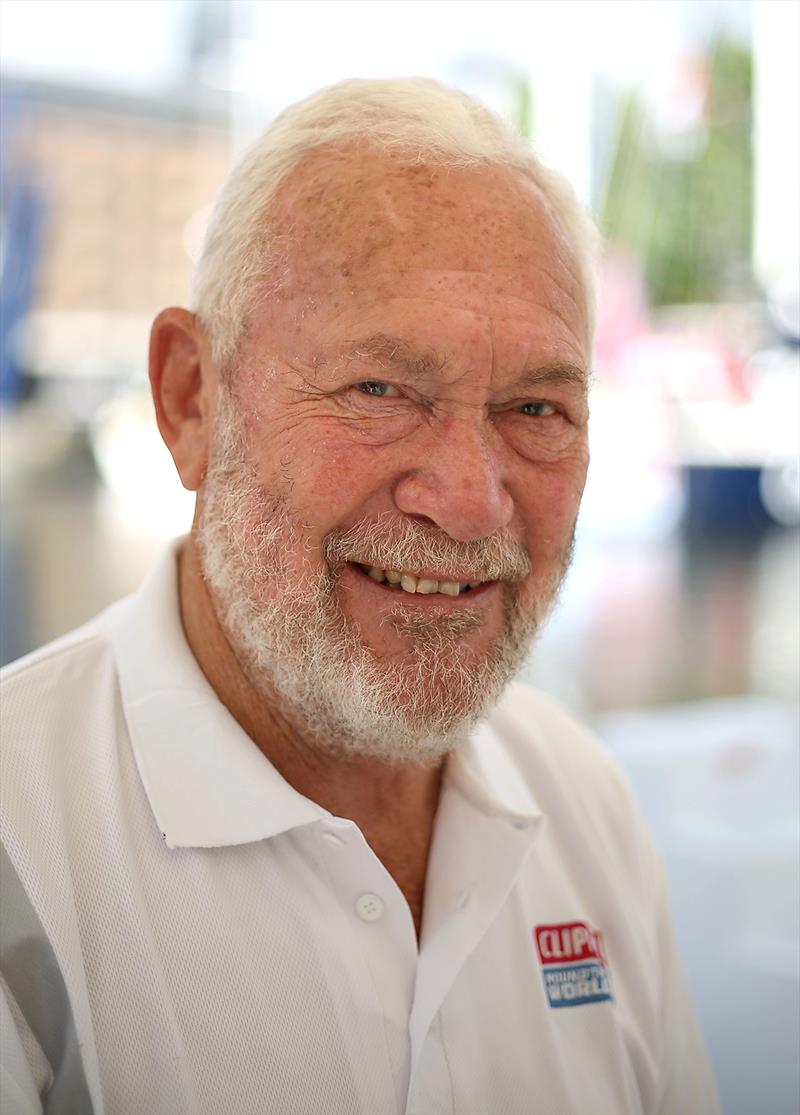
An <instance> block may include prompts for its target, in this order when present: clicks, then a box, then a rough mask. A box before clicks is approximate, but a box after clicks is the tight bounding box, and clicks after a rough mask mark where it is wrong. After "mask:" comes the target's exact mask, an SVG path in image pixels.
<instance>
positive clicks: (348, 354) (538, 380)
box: [342, 333, 589, 391]
mask: <svg viewBox="0 0 800 1115" xmlns="http://www.w3.org/2000/svg"><path fill="white" fill-rule="evenodd" d="M342 359H343V360H365V359H368V360H374V361H375V362H376V363H377V364H378V365H379V366H380V367H382V368H397V369H400V370H401V371H404V372H405V373H406V374H408V375H411V376H412V377H413V378H415V379H425V378H429V377H430V376H431V375H434V374H436V373H437V372H441V371H443V370H444V369H445V368H446V367H447V365H448V364H449V363H450V359H449V357H447V356H446V355H445V354H443V353H440V352H436V351H435V350H434V349H427V350H422V351H421V350H419V349H417V348H415V347H414V346H413V345H411V344H409V343H408V341H404V340H402V339H400V338H399V337H392V336H390V335H389V334H387V333H376V334H375V335H374V336H372V337H367V338H366V339H365V340H363V341H357V342H354V343H353V344H352V345H351V347H349V348H347V349H345V351H344V352H343V353H342ZM588 384H589V375H588V373H587V372H586V371H585V370H584V369H583V368H580V367H578V365H577V364H570V363H568V362H565V361H562V360H554V361H548V362H546V363H544V364H537V365H536V366H534V367H531V368H526V369H525V370H524V371H523V372H522V374H521V376H520V377H519V379H518V380H517V381H516V382H515V383H514V384H512V385H511V387H510V390H512V391H516V390H523V391H524V390H525V389H526V388H534V387H541V386H543V385H555V386H563V387H579V388H580V389H581V390H584V391H585V390H586V388H587V387H588Z"/></svg>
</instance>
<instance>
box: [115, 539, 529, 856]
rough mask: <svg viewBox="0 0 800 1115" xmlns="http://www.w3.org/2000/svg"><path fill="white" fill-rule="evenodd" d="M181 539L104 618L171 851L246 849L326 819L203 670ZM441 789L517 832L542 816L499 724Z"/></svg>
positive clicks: (482, 731) (139, 757)
mask: <svg viewBox="0 0 800 1115" xmlns="http://www.w3.org/2000/svg"><path fill="white" fill-rule="evenodd" d="M180 543H181V540H180V539H179V540H176V541H175V542H174V543H172V544H171V545H170V546H169V547H168V548H167V549H166V550H165V552H164V553H163V554H162V556H161V558H160V559H159V561H158V562H157V564H156V565H155V566H154V568H153V569H152V570H151V572H150V574H149V575H148V576H147V578H146V579H145V581H144V582H143V584H142V586H141V588H140V589H139V591H138V592H136V593H135V594H134V595H133V596H131V597H128V598H127V599H126V600H123V601H121V602H120V603H119V604H117V605H114V607H112V608H111V609H109V611H108V612H107V613H106V616H105V622H106V624H107V626H108V630H109V635H110V639H111V643H112V646H113V650H114V655H115V659H116V663H117V668H118V672H119V679H120V688H121V691H122V701H123V707H124V710H125V716H126V720H127V724H128V729H129V732H130V739H131V747H132V750H133V754H134V757H135V760H136V764H137V767H138V770H139V774H140V777H141V779H142V784H143V786H144V790H145V793H146V794H147V798H148V800H149V802H150V807H151V809H152V811H153V814H154V817H155V819H156V823H157V824H158V827H159V831H160V832H161V834H162V837H163V839H164V841H165V842H166V844H167V845H168V846H169V847H172V848H184V847H197V848H214V847H225V846H228V845H236V844H247V843H251V842H253V841H257V840H267V839H269V838H270V837H272V836H277V835H278V834H280V833H282V832H287V831H289V830H290V829H292V828H295V827H297V826H299V825H305V824H310V823H312V822H314V821H318V820H320V819H322V818H326V817H330V813H329V812H328V811H327V810H326V809H324V808H323V807H322V806H320V805H317V804H316V802H313V801H311V800H310V799H309V798H307V797H304V796H303V795H302V794H300V793H298V792H297V790H295V789H294V788H293V787H292V786H291V785H290V784H289V783H288V782H287V781H286V779H285V778H283V777H282V775H280V774H279V773H278V771H277V770H276V769H275V767H274V766H273V765H272V764H271V763H270V762H269V760H268V759H267V758H266V756H265V755H264V754H263V752H262V751H260V750H259V748H258V747H256V745H255V744H254V743H253V741H252V740H251V739H250V737H249V736H248V735H247V734H246V733H245V732H244V730H243V729H242V728H241V727H240V726H239V724H238V723H237V721H236V720H235V719H234V718H233V716H231V714H230V713H229V712H228V710H227V709H226V708H225V706H224V705H223V704H222V702H221V701H220V700H219V698H218V697H217V695H216V693H215V692H214V690H213V689H212V687H211V685H210V684H209V682H208V681H207V679H206V677H205V675H204V674H203V672H202V670H201V669H200V666H199V665H198V663H197V660H196V659H195V657H194V655H193V654H192V651H191V649H190V647H189V645H188V643H187V641H186V636H185V634H184V631H183V624H182V622H181V617H180V606H179V601H178V568H177V552H178V548H179V546H180ZM444 785H445V787H451V788H452V789H454V790H456V791H457V792H458V793H460V794H461V795H463V796H464V797H466V798H467V799H468V800H469V802H470V804H471V805H472V806H473V807H474V808H476V809H478V810H479V811H480V812H482V813H485V814H486V815H488V816H490V817H497V818H503V819H505V820H508V821H511V822H512V824H515V825H516V826H517V827H519V828H527V827H528V825H529V824H530V823H531V822H533V821H535V820H537V819H539V818H540V817H541V810H540V809H539V806H538V805H537V803H536V800H535V798H534V797H533V794H532V792H531V790H530V788H529V786H528V784H527V782H526V780H525V779H524V777H523V776H522V774H521V772H520V771H519V770H518V769H517V767H516V765H515V763H514V761H513V759H512V758H511V755H510V753H509V751H508V750H507V748H506V747H505V746H504V743H503V741H501V739H500V738H499V737H498V735H497V733H496V731H495V730H494V728H493V727H492V724H491V721H490V722H487V723H485V724H483V725H481V726H480V727H479V728H478V729H477V730H476V731H475V732H474V733H473V735H472V736H471V737H470V739H468V740H467V741H465V743H464V744H463V745H462V746H461V747H460V748H459V749H458V750H457V751H456V752H454V753H453V754H452V755H451V756H450V758H449V760H448V762H447V767H446V770H445V778H444Z"/></svg>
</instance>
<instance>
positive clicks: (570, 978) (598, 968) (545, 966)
mask: <svg viewBox="0 0 800 1115" xmlns="http://www.w3.org/2000/svg"><path fill="white" fill-rule="evenodd" d="M533 936H534V939H535V941H536V948H537V950H538V952H539V959H540V960H541V962H542V975H543V977H544V987H545V991H546V992H547V998H548V1001H549V1003H550V1006H551V1007H577V1006H580V1005H582V1004H583V1003H601V1002H603V1001H604V1000H605V999H613V996H612V994H611V981H610V978H609V972H608V962H607V961H606V957H605V953H604V952H603V942H602V939H601V937H600V934H599V933H598V932H597V930H596V929H592V927H591V926H589V925H587V924H586V922H583V921H570V922H565V923H564V924H563V925H537V926H536V928H535V929H534V931H533Z"/></svg>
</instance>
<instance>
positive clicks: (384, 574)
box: [361, 562, 483, 596]
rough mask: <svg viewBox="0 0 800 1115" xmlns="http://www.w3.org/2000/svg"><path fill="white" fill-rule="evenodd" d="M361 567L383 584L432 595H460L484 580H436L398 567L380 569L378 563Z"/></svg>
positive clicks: (373, 578) (477, 586)
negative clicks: (401, 571)
mask: <svg viewBox="0 0 800 1115" xmlns="http://www.w3.org/2000/svg"><path fill="white" fill-rule="evenodd" d="M361 568H362V569H363V571H364V572H365V573H366V574H367V576H368V577H370V578H371V579H372V580H373V581H376V582H377V583H378V584H382V583H383V582H384V581H386V582H387V583H388V584H390V585H398V586H399V587H400V588H402V589H403V590H404V591H405V592H421V593H424V594H426V595H430V594H431V593H434V592H441V593H444V595H445V596H458V595H459V593H462V592H466V591H467V589H470V588H479V587H480V585H482V584H483V582H482V581H434V580H432V579H431V578H430V577H417V576H415V575H414V574H413V573H400V572H398V570H396V569H380V568H379V567H378V566H377V565H367V564H364V563H363V562H362V563H361Z"/></svg>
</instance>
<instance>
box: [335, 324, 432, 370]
mask: <svg viewBox="0 0 800 1115" xmlns="http://www.w3.org/2000/svg"><path fill="white" fill-rule="evenodd" d="M342 358H343V359H344V360H365V359H369V360H374V361H375V362H376V363H377V364H378V365H379V366H380V367H382V368H387V367H388V368H398V369H401V370H402V371H404V372H407V373H409V374H410V375H412V376H413V377H414V378H416V379H424V378H426V377H429V376H431V375H433V374H435V373H436V372H440V371H442V370H443V369H444V368H445V367H446V366H447V364H448V363H449V360H448V358H447V357H446V356H444V355H443V354H442V353H439V352H436V351H435V350H434V349H427V350H424V351H421V350H420V349H417V348H414V346H413V345H410V344H409V343H408V341H403V340H401V339H400V338H399V337H391V336H389V335H388V334H387V333H376V334H375V335H374V336H372V337H367V338H366V340H363V341H357V342H355V343H354V344H353V345H352V346H351V347H350V348H348V349H346V350H345V351H344V352H343V353H342Z"/></svg>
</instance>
